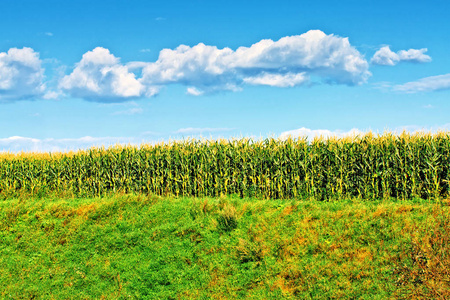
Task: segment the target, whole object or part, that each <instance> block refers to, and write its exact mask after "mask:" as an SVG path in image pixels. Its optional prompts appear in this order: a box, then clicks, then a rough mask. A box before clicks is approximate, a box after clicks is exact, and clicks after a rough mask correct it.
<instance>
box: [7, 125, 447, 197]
mask: <svg viewBox="0 0 450 300" xmlns="http://www.w3.org/2000/svg"><path fill="white" fill-rule="evenodd" d="M449 179H450V134H449V133H445V132H441V133H438V134H424V133H418V134H407V133H403V134H401V135H394V134H390V133H385V134H383V135H374V134H367V135H364V136H356V137H347V138H328V139H325V138H316V139H314V140H313V141H310V142H308V141H307V140H306V139H287V140H276V139H265V140H257V141H253V140H250V139H240V140H228V141H227V140H185V141H181V142H170V143H161V144H157V145H142V146H140V147H131V146H127V147H124V146H116V147H112V148H108V149H103V148H92V149H89V150H86V151H78V152H70V153H21V154H11V153H2V154H0V195H1V194H2V193H3V194H4V195H5V194H8V193H9V194H10V193H20V192H27V193H47V192H55V191H56V192H58V191H61V192H64V191H65V192H71V193H73V194H75V195H79V196H94V195H102V194H105V193H111V192H119V191H120V192H138V193H152V194H157V195H176V196H220V195H230V194H237V195H239V196H241V197H263V198H294V197H307V198H314V199H319V200H326V199H339V198H343V197H361V198H392V197H395V198H399V199H406V198H414V197H420V198H439V197H445V196H447V195H448V194H449Z"/></svg>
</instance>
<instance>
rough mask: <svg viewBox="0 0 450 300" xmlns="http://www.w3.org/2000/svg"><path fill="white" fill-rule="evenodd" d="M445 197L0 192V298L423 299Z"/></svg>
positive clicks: (441, 243)
mask: <svg viewBox="0 0 450 300" xmlns="http://www.w3.org/2000/svg"><path fill="white" fill-rule="evenodd" d="M449 208H450V207H449V206H448V205H447V204H445V203H444V204H442V203H441V204H432V203H431V202H423V201H422V202H421V201H401V202H399V201H390V202H387V201H386V202H376V201H367V202H364V201H361V200H359V201H350V200H348V201H344V200H342V201H338V202H312V201H299V200H296V201H275V200H257V199H234V198H221V199H194V198H179V199H176V198H161V197H152V196H148V197H147V196H136V195H118V196H114V197H103V198H88V199H58V198H47V199H10V200H6V201H2V202H0V298H5V299H9V298H12V299H20V298H24V299H30V298H33V297H34V298H45V299H51V298H55V299H68V298H72V299H99V298H102V297H104V298H107V299H115V298H120V299H121V298H137V299H145V298H148V299H185V298H193V299H209V298H216V299H235V298H254V299H262V298H266V299H275V298H287V299H289V298H292V299H294V298H300V299H310V298H311V299H316V298H324V299H327V298H341V299H350V298H361V299H386V298H403V297H404V298H408V297H411V298H417V297H419V296H418V295H417V294H416V295H415V296H414V295H413V294H414V293H422V294H424V295H428V296H424V297H425V298H427V297H428V298H429V295H432V293H435V294H434V295H435V296H436V295H439V294H438V293H445V289H446V288H448V287H449V283H448V281H447V282H446V281H445V278H447V279H448V272H447V275H446V273H445V272H446V271H445V270H448V268H449V264H448V262H449V258H448V256H449V254H448V252H449V250H450V248H449V246H448V233H449V232H450V231H447V238H445V236H446V235H445V234H446V232H445V230H448V225H449V223H448V220H449V214H450V209H449ZM445 247H447V248H445ZM427 272H428V273H427ZM437 273H439V274H440V275H439V274H438V275H439V276H441V277H439V276H436V274H437ZM441 273H442V274H441ZM445 276H447V277H445ZM433 277H434V279H433V280H432V278H433ZM439 278H441V279H442V280H441V281H439V280H440V279H439ZM427 293H428V294H427ZM442 295H443V294H442ZM436 297H437V298H438V296H436ZM419 298H420V297H419Z"/></svg>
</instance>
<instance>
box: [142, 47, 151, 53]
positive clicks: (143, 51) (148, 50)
mask: <svg viewBox="0 0 450 300" xmlns="http://www.w3.org/2000/svg"><path fill="white" fill-rule="evenodd" d="M139 52H141V53H149V52H152V50H151V49H148V48H146V49H141V50H139Z"/></svg>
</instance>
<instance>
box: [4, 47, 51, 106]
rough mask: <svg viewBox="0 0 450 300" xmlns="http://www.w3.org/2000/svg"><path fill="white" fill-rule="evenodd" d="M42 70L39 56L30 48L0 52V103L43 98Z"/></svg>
mask: <svg viewBox="0 0 450 300" xmlns="http://www.w3.org/2000/svg"><path fill="white" fill-rule="evenodd" d="M43 80H44V69H43V67H42V61H41V60H40V59H39V54H38V53H37V52H35V51H34V50H33V49H31V48H27V47H25V48H22V49H18V48H11V49H9V50H8V52H0V102H9V101H15V100H23V99H29V98H33V97H40V96H43V94H44V92H45V85H44V83H43Z"/></svg>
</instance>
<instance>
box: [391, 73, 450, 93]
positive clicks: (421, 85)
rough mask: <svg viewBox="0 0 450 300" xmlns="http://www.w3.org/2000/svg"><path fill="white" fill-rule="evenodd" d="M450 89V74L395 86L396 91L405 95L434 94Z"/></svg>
mask: <svg viewBox="0 0 450 300" xmlns="http://www.w3.org/2000/svg"><path fill="white" fill-rule="evenodd" d="M448 89H450V74H445V75H438V76H430V77H425V78H422V79H419V80H417V81H411V82H407V83H405V84H401V85H396V86H394V90H396V91H399V92H405V93H418V92H433V91H439V90H448Z"/></svg>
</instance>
